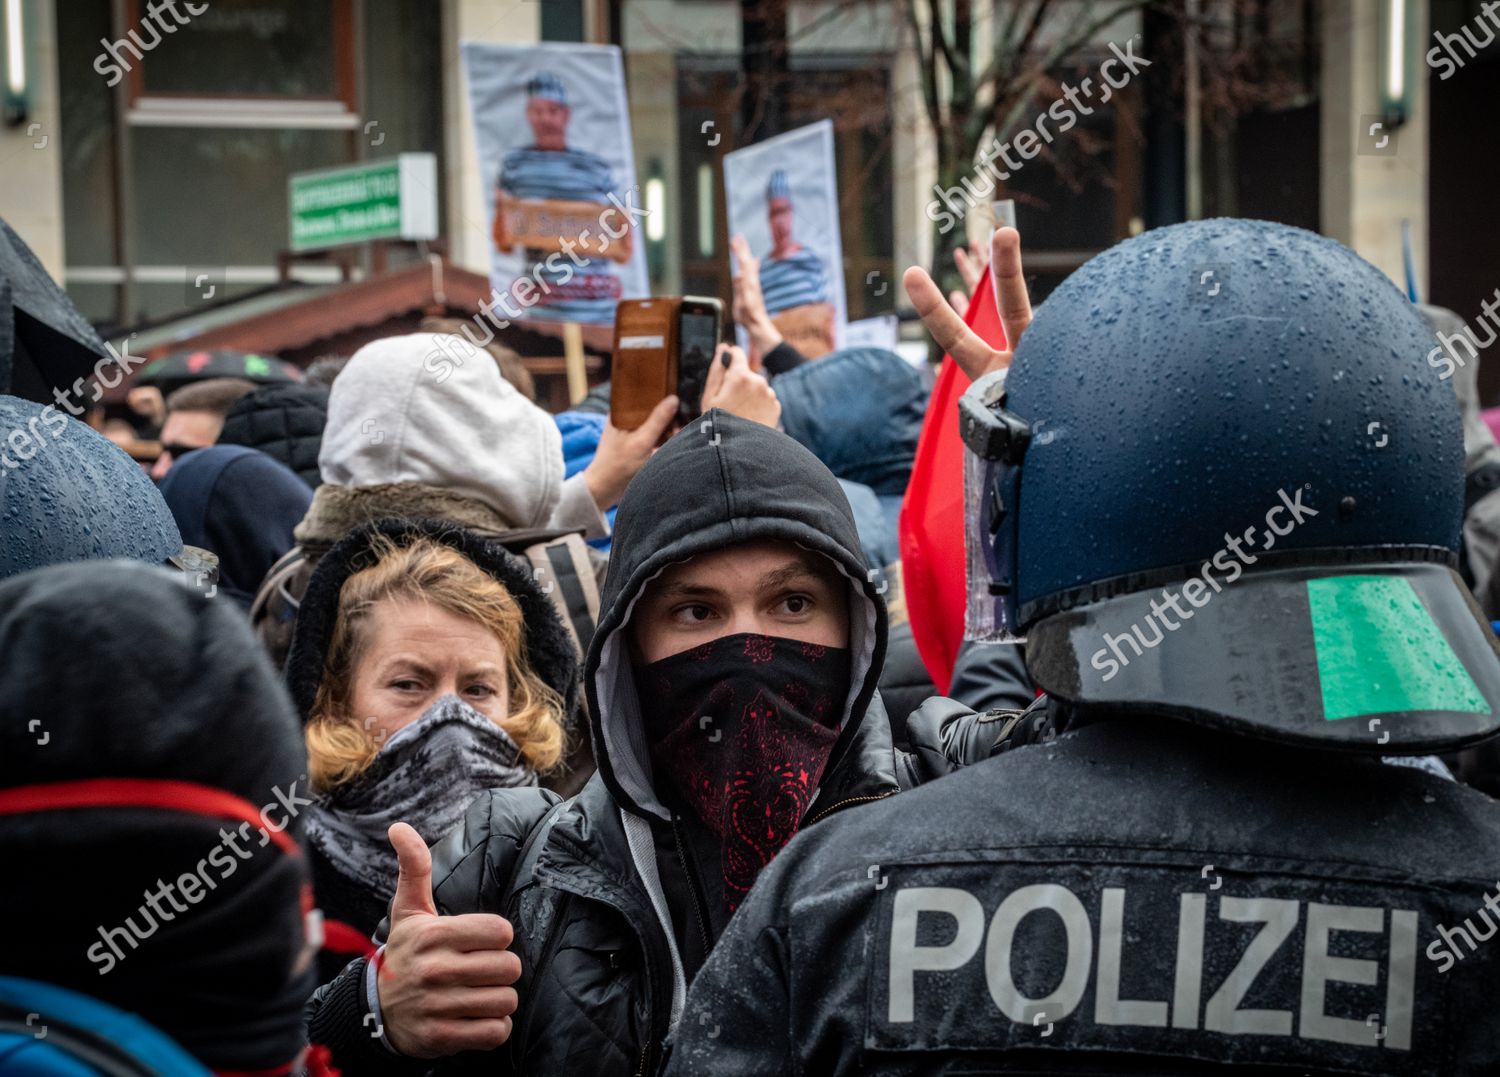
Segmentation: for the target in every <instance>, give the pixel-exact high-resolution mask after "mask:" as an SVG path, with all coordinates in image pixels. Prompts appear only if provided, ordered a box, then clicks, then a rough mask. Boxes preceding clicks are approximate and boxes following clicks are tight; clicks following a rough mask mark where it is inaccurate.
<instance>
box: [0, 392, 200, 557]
mask: <svg viewBox="0 0 1500 1077" xmlns="http://www.w3.org/2000/svg"><path fill="white" fill-rule="evenodd" d="M0 535H3V537H4V541H3V542H0V579H3V578H6V577H9V576H14V575H16V574H18V573H21V572H26V571H29V570H31V569H34V568H41V567H42V566H44V565H55V564H61V563H64V562H69V561H91V560H100V559H108V558H117V557H122V558H127V559H129V560H134V561H146V562H149V563H151V564H163V563H165V562H167V561H168V560H169V559H171V558H174V557H178V556H180V555H181V553H182V551H183V545H182V536H181V535H180V534H179V533H178V530H177V524H176V522H175V521H174V520H173V519H172V513H171V512H170V511H169V510H168V509H167V504H166V502H165V501H163V500H162V496H161V494H160V493H159V492H158V491H157V489H156V486H155V485H154V484H153V483H152V482H151V480H150V479H149V478H147V476H146V473H145V472H144V471H142V470H141V468H140V466H139V465H138V464H136V463H135V462H134V461H133V460H131V459H130V457H129V456H127V455H126V454H125V453H124V451H123V450H121V449H120V447H119V446H117V445H115V444H114V443H113V442H111V441H110V440H109V439H107V438H105V437H104V436H103V435H101V434H99V433H97V432H96V431H95V430H93V429H92V428H91V427H89V426H87V425H86V424H84V423H81V422H79V421H78V420H77V419H73V418H70V417H69V416H68V414H67V412H65V411H63V410H62V409H60V408H58V407H56V406H54V405H52V404H48V405H45V406H43V405H41V404H37V403H34V402H32V401H29V400H21V399H20V398H18V397H13V396H0Z"/></svg>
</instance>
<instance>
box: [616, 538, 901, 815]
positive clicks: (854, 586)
mask: <svg viewBox="0 0 1500 1077" xmlns="http://www.w3.org/2000/svg"><path fill="white" fill-rule="evenodd" d="M796 545H797V546H798V548H800V549H803V550H807V551H808V552H809V553H816V554H818V555H819V556H820V557H825V558H827V559H828V560H829V561H830V562H832V563H833V564H834V565H835V566H836V567H837V568H838V570H839V573H840V575H842V576H843V577H844V578H845V580H847V581H848V583H849V592H850V595H849V598H850V601H849V611H850V616H849V650H850V654H851V657H852V661H851V663H850V675H849V694H848V696H847V697H846V698H845V700H844V713H843V715H842V718H841V720H840V722H839V735H840V740H841V741H842V740H843V737H844V733H845V732H846V731H847V730H848V728H849V720H850V718H851V712H852V710H853V708H854V701H855V700H856V698H858V697H859V695H860V694H861V691H860V690H861V689H862V688H863V687H864V686H865V681H866V680H867V679H868V677H869V676H870V672H871V667H872V666H873V664H874V659H875V642H876V623H877V620H878V614H877V610H876V605H875V603H874V602H873V601H871V599H870V596H869V595H868V594H867V593H866V592H865V586H866V584H867V582H868V581H867V580H864V579H856V578H855V577H854V576H853V575H851V574H850V572H849V569H848V567H847V566H846V565H844V564H843V563H842V562H841V561H840V560H838V559H837V558H834V557H831V556H829V555H828V554H827V553H825V552H824V551H822V550H816V549H813V548H812V547H810V546H807V545H804V544H803V543H800V542H798V543H796ZM687 560H690V558H683V559H682V561H687ZM682 561H676V562H670V563H669V564H664V565H662V566H661V568H659V569H657V571H656V572H654V573H652V574H651V575H650V576H649V577H647V578H646V579H645V580H643V581H641V585H640V587H639V588H637V589H636V592H635V594H633V595H632V596H631V597H630V604H629V605H628V606H627V607H626V609H625V614H624V616H623V617H621V619H620V623H619V625H618V627H616V628H615V629H614V631H612V632H611V633H610V634H609V636H608V637H607V638H606V639H605V640H604V641H603V644H602V646H601V647H600V651H599V667H598V669H597V671H596V672H595V674H594V690H595V692H596V693H597V695H598V699H599V710H600V717H599V728H600V730H601V732H602V734H603V737H604V745H603V756H604V758H605V759H607V760H608V765H609V767H610V768H611V770H612V771H613V772H614V776H615V780H616V781H617V782H619V785H620V788H621V789H622V790H623V791H624V792H625V794H626V795H627V796H628V797H629V798H630V801H631V803H630V804H627V805H622V806H623V807H625V808H626V809H627V810H630V809H632V808H634V809H639V810H641V811H645V812H649V813H650V814H652V815H654V816H656V817H657V818H658V819H661V820H662V821H664V822H666V821H670V820H671V817H672V816H671V813H670V812H669V811H667V809H666V807H665V806H664V805H663V804H662V803H661V800H660V798H659V797H657V795H656V790H655V788H654V786H653V784H652V774H651V755H650V746H649V745H648V744H647V743H646V729H645V723H644V721H643V720H642V717H641V700H640V695H639V693H638V691H637V690H636V684H635V671H634V669H633V667H632V665H631V662H630V658H629V654H628V652H627V649H626V646H625V639H624V635H625V631H626V629H627V627H628V626H629V625H630V619H631V617H632V616H633V615H634V613H635V605H636V603H637V602H639V601H640V598H641V596H642V595H643V594H645V593H646V589H647V588H648V587H649V586H650V585H651V582H652V581H653V580H655V579H656V578H657V577H658V576H660V575H661V574H662V572H664V571H665V570H666V569H667V568H668V567H669V565H670V564H681V563H682ZM856 610H857V611H859V613H860V614H861V615H860V616H856V613H855V611H856ZM603 761H604V760H601V762H603ZM817 796H818V790H814V792H813V803H816V802H817Z"/></svg>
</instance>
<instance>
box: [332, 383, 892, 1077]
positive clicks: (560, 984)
mask: <svg viewBox="0 0 1500 1077" xmlns="http://www.w3.org/2000/svg"><path fill="white" fill-rule="evenodd" d="M684 491H691V492H692V494H691V496H684ZM616 522H617V528H616V532H615V544H614V552H613V554H612V558H611V571H610V577H609V583H608V586H607V588H606V592H605V601H604V607H603V614H602V616H601V618H600V622H599V630H598V632H597V634H596V635H595V637H594V642H593V645H592V647H591V648H590V650H589V656H588V662H587V665H586V668H585V689H586V691H587V694H588V700H589V712H590V714H591V716H592V722H593V727H592V728H593V736H594V745H595V755H596V757H597V760H598V765H599V770H598V773H597V774H596V775H595V776H594V778H593V779H592V780H590V782H589V783H588V785H587V786H585V787H584V789H583V791H582V792H581V793H580V794H579V795H578V796H577V797H576V798H575V799H574V800H572V801H570V802H567V803H566V804H565V805H563V806H561V807H559V808H558V809H557V811H556V812H555V813H554V814H552V815H550V816H549V817H548V819H547V828H546V829H542V830H538V829H537V821H538V820H539V819H541V818H542V817H543V816H544V815H546V814H547V813H548V810H549V808H551V807H552V806H553V805H554V804H556V803H557V800H556V798H555V797H554V796H552V795H551V794H548V793H545V792H541V791H526V790H500V791H496V792H493V793H490V794H487V795H486V796H484V797H481V798H480V799H479V800H478V801H476V802H475V804H474V805H473V807H471V808H470V810H469V813H468V816H467V817H466V819H465V821H464V824H463V826H462V827H461V828H460V829H459V830H458V831H456V832H454V833H453V834H451V835H449V837H448V838H446V839H444V840H443V841H442V842H440V843H439V844H438V845H437V846H435V847H434V854H433V856H434V862H433V876H432V878H433V884H434V889H433V893H434V898H435V900H436V902H437V905H438V909H439V911H440V912H443V913H449V914H452V913H465V912H500V913H502V914H503V915H505V916H507V917H508V918H509V919H510V920H511V923H512V924H513V926H514V927H515V931H516V943H515V944H514V949H515V950H516V952H517V953H518V954H519V956H520V958H521V967H522V978H521V981H520V983H519V985H518V990H519V994H520V999H521V1005H520V1009H519V1010H518V1011H517V1013H516V1015H515V1018H514V1031H513V1032H512V1035H511V1038H510V1040H509V1042H508V1043H507V1045H506V1046H505V1047H504V1048H502V1049H501V1050H500V1051H499V1052H496V1054H498V1055H499V1059H498V1060H496V1059H488V1060H484V1061H482V1062H476V1063H475V1065H476V1067H477V1068H480V1069H485V1068H486V1067H487V1072H491V1073H493V1072H495V1070H496V1063H497V1061H498V1062H499V1064H500V1071H501V1072H507V1073H587V1074H590V1075H591V1077H613V1075H615V1074H622V1075H631V1074H648V1073H651V1072H653V1069H654V1067H655V1066H656V1064H657V1062H658V1061H659V1060H660V1057H661V1052H662V1048H663V1044H664V1042H665V1039H666V1036H667V1034H668V1032H669V1030H670V1029H671V1028H672V1027H673V1026H674V1024H675V1023H676V1022H677V1019H678V1016H679V1014H680V1012H681V1008H682V1005H683V999H684V997H685V994H686V987H687V979H688V977H689V972H690V970H689V969H687V968H686V967H685V964H684V957H683V953H682V947H681V946H680V945H679V941H678V939H677V938H676V936H675V933H674V929H673V926H672V921H671V914H670V908H669V906H671V905H673V904H676V903H679V902H682V901H690V900H691V895H683V894H680V893H673V894H670V895H669V894H668V893H667V892H666V889H665V888H666V887H674V886H683V885H691V882H690V881H687V880H690V879H691V878H692V873H691V871H690V870H689V869H687V867H686V864H685V855H686V854H684V853H683V851H682V844H681V842H682V838H681V836H680V835H681V831H680V824H679V822H678V821H676V820H674V818H673V814H672V812H671V811H669V810H668V808H667V807H666V806H665V805H664V804H663V802H662V798H661V797H660V795H659V794H658V792H657V789H656V786H655V783H654V782H653V780H652V773H651V763H650V759H649V755H648V753H647V748H646V744H645V738H644V727H643V722H642V718H641V711H642V708H643V707H645V706H649V701H645V700H642V698H641V697H640V696H639V694H638V693H637V691H636V687H635V678H634V675H633V668H632V666H631V663H630V660H629V657H628V653H627V647H626V643H625V629H626V626H627V625H628V623H629V621H630V617H631V613H632V610H633V608H634V606H635V603H636V600H637V599H638V598H639V597H640V595H641V593H642V592H643V590H644V589H645V587H646V586H647V584H648V583H649V582H650V581H651V580H652V579H654V578H655V577H656V576H657V575H658V574H659V573H660V572H661V571H662V570H663V569H665V568H666V567H667V566H669V565H672V564H675V563H678V562H681V561H684V560H687V559H688V558H691V557H693V556H694V555H696V554H701V553H706V552H708V551H713V550H720V549H723V548H725V547H727V546H733V545H736V544H739V543H745V542H752V541H756V540H781V541H787V542H793V543H796V544H797V545H799V546H802V547H803V548H804V549H807V550H811V551H814V552H816V553H819V554H821V555H823V556H824V557H827V558H828V559H829V560H830V561H831V562H832V563H833V564H834V565H835V566H836V567H837V568H838V570H839V571H840V572H841V573H843V575H844V576H845V577H846V578H847V580H848V585H849V590H850V596H851V600H850V603H849V622H850V623H849V647H850V650H851V652H852V656H853V660H852V669H851V683H850V689H849V695H848V699H847V702H846V704H845V715H846V716H845V719H844V721H843V722H842V725H841V730H840V733H839V737H838V740H837V742H836V744H835V746H834V749H833V754H832V755H831V756H830V758H829V761H828V765H827V767H826V769H825V771H824V775H823V779H822V781H821V783H820V784H819V787H818V790H817V793H816V795H815V797H814V799H813V801H812V805H811V807H810V808H809V809H808V811H807V813H806V815H805V817H804V821H803V828H804V829H806V828H807V827H809V826H812V825H813V824H816V823H818V822H819V821H820V820H822V819H823V818H825V817H827V816H830V815H833V814H835V813H838V812H840V811H841V810H843V809H844V808H847V807H850V806H853V805H858V804H865V803H870V802H873V801H878V800H882V799H884V798H886V797H888V796H891V795H892V794H894V793H895V792H896V791H897V789H898V785H897V760H896V756H895V752H894V750H893V748H892V746H891V738H890V729H889V724H888V720H887V719H886V717H885V714H884V712H883V710H882V709H881V708H880V706H879V702H878V696H877V695H876V678H877V675H878V672H879V669H880V665H881V661H882V657H883V654H884V651H885V636H886V612H885V604H884V602H883V600H882V598H881V596H880V594H879V593H878V590H877V588H876V587H875V586H874V584H872V583H871V581H870V580H869V579H868V574H867V570H866V569H865V567H864V561H863V558H862V555H861V552H860V547H859V539H858V536H857V535H856V534H855V530H854V522H853V520H852V518H851V517H850V513H849V509H848V505H847V502H846V501H845V500H844V497H843V494H842V492H841V490H840V488H839V485H838V483H837V481H836V480H835V479H834V477H833V476H832V475H831V474H829V472H828V470H827V468H825V467H823V466H822V465H821V464H819V463H818V461H817V460H816V459H815V458H814V457H813V456H812V454H811V453H809V452H807V450H805V449H803V448H802V447H801V446H799V445H797V444H796V443H795V442H793V441H792V440H791V439H790V438H787V437H786V436H784V435H782V434H780V433H778V432H776V431H774V430H771V429H770V428H768V427H764V426H761V425H759V424H756V423H752V422H748V421H746V420H742V419H738V418H735V417H734V416H731V415H728V414H725V413H723V412H720V411H717V410H715V411H712V412H710V413H708V414H707V415H706V416H704V417H703V419H702V420H700V421H699V422H695V423H694V424H692V425H691V426H690V427H688V428H686V429H685V430H683V431H682V432H681V433H679V434H678V435H677V436H676V437H674V438H673V439H672V440H671V441H670V442H668V443H667V445H666V446H665V447H664V448H662V449H661V450H660V451H659V452H658V453H657V454H656V456H655V457H654V458H653V459H652V461H651V462H650V463H649V464H648V465H647V466H646V467H645V468H644V469H643V470H642V471H641V473H640V474H639V475H638V476H637V477H636V478H635V480H634V481H633V482H632V484H631V487H630V492H629V494H628V495H627V497H626V499H625V501H624V502H623V503H622V505H621V507H620V513H619V516H618V518H617V521H616ZM533 834H535V835H536V836H535V838H534V839H533V840H534V841H535V843H536V844H535V845H534V846H532V848H531V849H530V855H531V856H532V857H534V860H535V863H534V869H533V870H531V871H529V872H524V871H523V872H520V873H519V874H518V877H517V878H516V879H515V880H514V885H511V877H512V873H513V871H515V870H516V861H517V859H518V856H519V851H520V850H521V849H522V848H523V847H525V846H526V844H527V840H528V838H529V837H531V836H532V835H533ZM679 858H682V862H679ZM706 941H707V942H708V943H710V944H711V943H712V939H708V940H706ZM364 966H365V962H363V961H356V962H355V963H353V964H352V965H351V966H350V967H349V968H347V969H345V971H344V972H343V973H341V974H340V976H339V977H338V978H337V979H336V980H334V981H333V983H331V984H329V985H328V986H326V987H324V988H322V989H320V991H319V993H318V995H317V996H316V997H315V998H314V1000H313V1002H312V1003H311V1004H310V1007H309V1017H310V1027H311V1029H312V1030H313V1035H314V1036H316V1037H317V1039H318V1042H320V1043H327V1044H329V1045H330V1046H331V1047H332V1048H333V1049H334V1064H335V1065H340V1066H345V1067H354V1068H355V1069H357V1071H358V1072H360V1073H382V1072H393V1073H395V1072H412V1071H414V1070H415V1069H419V1068H420V1064H418V1063H416V1062H415V1061H411V1060H402V1059H399V1058H397V1057H396V1056H394V1055H393V1054H390V1053H389V1052H388V1051H385V1050H384V1049H383V1048H382V1047H380V1046H379V1045H378V1043H374V1042H372V1040H371V1038H370V1037H369V1036H368V1034H367V1033H366V1027H367V1026H365V1024H364V1015H365V1014H366V1013H368V1012H371V1010H372V1009H373V1006H374V1000H372V999H370V998H369V997H368V996H367V994H366V992H367V985H366V973H365V967H364ZM465 1064H466V1063H465V1062H463V1061H460V1060H457V1059H455V1060H453V1061H451V1062H449V1063H446V1064H445V1067H444V1068H445V1070H446V1067H448V1066H451V1067H453V1068H454V1071H458V1070H461V1069H462V1068H463V1067H464V1065H465Z"/></svg>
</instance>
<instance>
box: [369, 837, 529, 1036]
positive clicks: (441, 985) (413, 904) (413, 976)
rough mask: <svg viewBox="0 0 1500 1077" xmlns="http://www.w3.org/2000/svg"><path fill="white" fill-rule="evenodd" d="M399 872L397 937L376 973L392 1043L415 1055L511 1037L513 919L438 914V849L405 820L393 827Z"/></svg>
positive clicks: (393, 932) (394, 904)
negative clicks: (430, 848) (435, 869)
mask: <svg viewBox="0 0 1500 1077" xmlns="http://www.w3.org/2000/svg"><path fill="white" fill-rule="evenodd" d="M390 839H391V847H392V848H394V849H395V850H396V859H397V862H398V863H399V865H400V871H401V873H400V876H399V877H398V879H397V881H396V896H395V898H394V899H393V900H392V901H391V917H390V925H391V926H390V937H389V940H388V941H387V942H386V947H385V953H384V962H383V964H382V965H381V967H380V971H379V973H378V975H377V976H376V977H375V982H376V991H377V992H378V994H379V996H380V1013H381V1020H382V1022H383V1023H384V1026H385V1036H386V1039H387V1040H389V1041H390V1044H391V1046H392V1047H394V1048H395V1049H396V1050H397V1051H399V1052H400V1053H401V1054H403V1055H407V1056H409V1057H411V1058H439V1057H442V1056H445V1055H451V1054H456V1053H457V1052H459V1051H484V1050H489V1049H490V1048H494V1047H499V1046H500V1045H501V1044H503V1043H504V1042H505V1041H506V1040H507V1039H509V1038H510V1031H511V1018H510V1015H511V1014H513V1013H515V1010H516V1005H517V1003H518V998H517V995H516V989H515V988H514V987H513V986H511V985H512V984H514V983H515V982H516V981H517V980H518V979H520V976H521V959H520V958H519V957H517V956H516V955H515V954H513V953H511V952H510V951H509V950H507V949H506V947H507V946H509V945H510V944H511V939H512V937H513V935H512V932H511V927H510V921H508V920H506V919H505V918H504V917H503V916H494V915H490V914H488V913H469V914H466V915H463V916H439V915H438V912H437V905H436V904H435V903H434V902H433V899H432V854H431V853H430V852H429V851H428V849H427V843H426V842H424V841H423V840H422V838H421V836H420V835H419V834H418V833H417V832H416V831H415V830H413V829H412V828H411V827H410V826H408V825H407V824H405V823H397V824H395V825H394V826H392V827H391V829H390Z"/></svg>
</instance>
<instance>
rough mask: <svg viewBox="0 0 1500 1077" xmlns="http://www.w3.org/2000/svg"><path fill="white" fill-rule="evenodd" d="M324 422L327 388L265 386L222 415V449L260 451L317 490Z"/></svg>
mask: <svg viewBox="0 0 1500 1077" xmlns="http://www.w3.org/2000/svg"><path fill="white" fill-rule="evenodd" d="M327 422H328V390H327V389H325V388H323V386H321V385H302V384H300V383H295V382H293V383H277V384H275V385H263V386H261V387H260V388H259V389H257V390H255V391H254V392H253V393H246V394H245V395H244V396H242V397H240V398H239V399H238V400H236V401H235V402H234V404H233V405H232V406H231V407H230V409H229V414H228V415H226V416H225V417H224V429H223V431H222V432H221V433H220V434H219V444H220V445H244V446H245V447H246V448H250V449H259V450H260V451H261V452H263V453H265V454H266V455H267V456H269V457H271V458H272V459H275V460H279V461H280V462H281V463H283V464H285V465H286V466H287V467H289V468H291V469H292V470H293V471H295V472H296V473H297V477H298V478H300V479H301V480H302V481H303V482H305V483H307V485H308V486H309V487H312V488H314V489H316V488H317V486H318V483H319V482H321V481H322V480H321V478H320V477H319V475H318V451H319V450H320V449H321V448H322V447H323V426H324V424H326V423H327Z"/></svg>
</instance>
